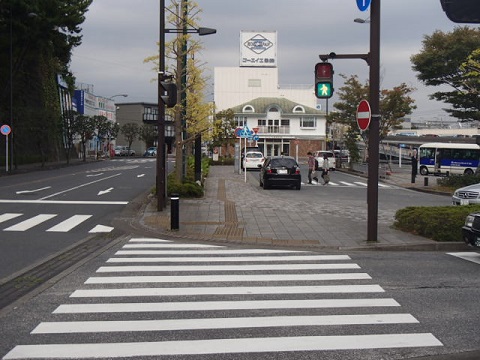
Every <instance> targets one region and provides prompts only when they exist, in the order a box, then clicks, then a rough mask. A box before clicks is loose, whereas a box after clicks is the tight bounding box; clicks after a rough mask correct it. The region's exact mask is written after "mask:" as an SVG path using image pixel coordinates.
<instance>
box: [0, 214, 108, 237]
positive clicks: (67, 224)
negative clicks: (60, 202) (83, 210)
mask: <svg viewBox="0 0 480 360" xmlns="http://www.w3.org/2000/svg"><path fill="white" fill-rule="evenodd" d="M91 217H92V215H89V214H76V215H72V216H70V217H68V218H66V219H65V218H63V216H62V215H61V214H38V215H34V216H26V215H25V214H23V213H3V214H0V226H2V225H5V226H6V227H4V228H2V231H6V232H24V231H28V230H37V229H38V227H39V226H45V225H46V226H47V228H46V229H45V230H44V231H46V232H54V233H66V232H69V231H72V230H73V229H75V228H76V227H78V226H79V225H81V224H82V223H84V222H85V221H87V220H89V219H90V218H91ZM13 220H15V221H18V222H15V223H14V224H11V225H10V223H11V222H12V221H13ZM112 230H113V228H112V227H109V226H104V225H95V226H94V227H93V228H91V229H90V230H89V231H88V232H89V233H106V232H111V231H112Z"/></svg>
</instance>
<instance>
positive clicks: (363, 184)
mask: <svg viewBox="0 0 480 360" xmlns="http://www.w3.org/2000/svg"><path fill="white" fill-rule="evenodd" d="M353 183H354V184H357V185H360V186H365V187H367V186H368V185H367V184H365V183H363V182H359V181H354V182H353Z"/></svg>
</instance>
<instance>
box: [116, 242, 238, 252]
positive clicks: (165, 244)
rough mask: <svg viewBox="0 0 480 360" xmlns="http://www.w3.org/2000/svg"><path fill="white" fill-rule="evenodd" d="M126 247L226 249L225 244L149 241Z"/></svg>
mask: <svg viewBox="0 0 480 360" xmlns="http://www.w3.org/2000/svg"><path fill="white" fill-rule="evenodd" d="M122 248H124V249H148V248H153V249H170V248H175V249H185V248H187V249H192V248H209V249H219V250H221V249H224V248H225V246H220V245H207V244H176V243H160V244H158V243H147V244H125V245H123V246H122ZM232 251H241V250H232ZM202 253H203V252H202Z"/></svg>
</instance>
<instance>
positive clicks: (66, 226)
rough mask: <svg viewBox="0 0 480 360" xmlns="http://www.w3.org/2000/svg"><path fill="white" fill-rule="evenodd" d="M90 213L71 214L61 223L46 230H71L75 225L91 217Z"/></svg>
mask: <svg viewBox="0 0 480 360" xmlns="http://www.w3.org/2000/svg"><path fill="white" fill-rule="evenodd" d="M91 217H92V215H73V216H71V217H69V218H68V219H66V220H64V221H62V222H61V223H59V224H57V225H55V226H53V227H51V228H50V229H48V230H47V231H50V232H67V231H70V230H72V229H73V228H74V227H75V226H78V225H80V224H81V223H82V222H84V221H86V220H88V219H89V218H91Z"/></svg>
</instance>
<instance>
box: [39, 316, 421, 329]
mask: <svg viewBox="0 0 480 360" xmlns="http://www.w3.org/2000/svg"><path fill="white" fill-rule="evenodd" d="M416 323H418V320H417V319H415V318H414V317H413V316H412V315H410V314H363V315H317V316H312V315H307V316H259V317H240V318H239V317H235V318H211V319H175V320H130V321H58V322H55V321H52V322H41V323H40V324H38V325H37V327H36V328H35V329H33V330H32V332H31V333H32V334H72V333H97V332H127V331H128V332H131V331H175V330H205V329H241V328H264V327H283V326H285V327H286V326H329V325H372V324H416Z"/></svg>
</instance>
